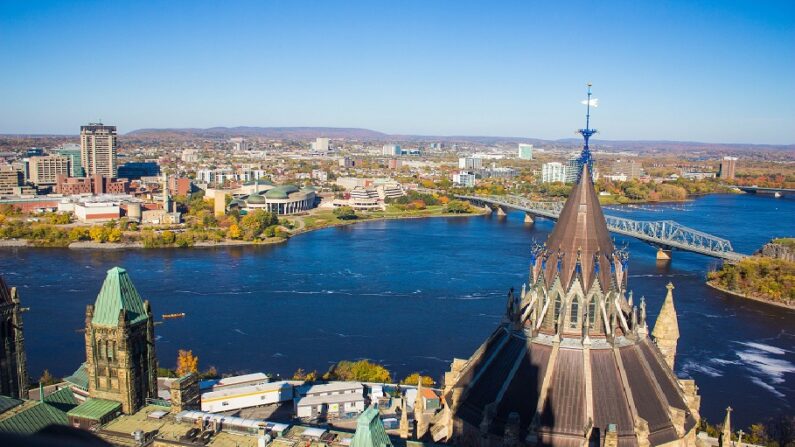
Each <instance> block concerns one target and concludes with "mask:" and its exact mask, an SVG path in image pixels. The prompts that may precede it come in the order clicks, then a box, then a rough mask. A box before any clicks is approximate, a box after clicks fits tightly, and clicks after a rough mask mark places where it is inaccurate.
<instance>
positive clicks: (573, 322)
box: [569, 298, 580, 329]
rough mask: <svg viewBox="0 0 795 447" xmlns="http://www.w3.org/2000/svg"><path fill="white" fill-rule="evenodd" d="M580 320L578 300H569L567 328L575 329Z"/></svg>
mask: <svg viewBox="0 0 795 447" xmlns="http://www.w3.org/2000/svg"><path fill="white" fill-rule="evenodd" d="M579 318H580V300H578V299H577V298H574V299H573V300H571V314H569V327H570V328H572V329H575V328H576V327H577V323H578V322H579Z"/></svg>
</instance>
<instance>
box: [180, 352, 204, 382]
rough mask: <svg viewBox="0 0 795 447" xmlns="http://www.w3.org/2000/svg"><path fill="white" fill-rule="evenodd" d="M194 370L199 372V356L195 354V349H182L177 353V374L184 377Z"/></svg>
mask: <svg viewBox="0 0 795 447" xmlns="http://www.w3.org/2000/svg"><path fill="white" fill-rule="evenodd" d="M192 372H195V373H198V372H199V357H197V356H195V355H193V351H186V350H184V349H180V350H179V353H178V354H177V376H178V377H182V376H184V375H185V374H188V373H192Z"/></svg>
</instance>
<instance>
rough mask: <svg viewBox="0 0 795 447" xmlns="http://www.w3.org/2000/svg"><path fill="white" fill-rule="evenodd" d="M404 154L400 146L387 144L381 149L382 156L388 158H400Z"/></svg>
mask: <svg viewBox="0 0 795 447" xmlns="http://www.w3.org/2000/svg"><path fill="white" fill-rule="evenodd" d="M402 154H403V151H402V150H401V149H400V145H399V144H385V145H384V147H383V148H382V149H381V155H384V156H386V157H399V156H400V155H402Z"/></svg>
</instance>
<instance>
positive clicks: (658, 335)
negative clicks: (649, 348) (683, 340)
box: [651, 282, 679, 369]
mask: <svg viewBox="0 0 795 447" xmlns="http://www.w3.org/2000/svg"><path fill="white" fill-rule="evenodd" d="M665 288H666V289H668V293H667V294H666V295H665V301H663V305H662V309H660V314H659V315H658V316H657V321H656V322H655V323H654V330H653V331H652V332H651V335H652V336H653V337H654V341H655V342H656V343H657V347H659V348H660V352H662V354H663V356H664V357H665V361H666V363H668V366H669V367H671V369H673V368H674V359H675V357H676V344H677V341H678V340H679V321H678V319H677V317H676V308H675V307H674V294H673V290H674V285H673V284H671V283H670V282H669V283H668V285H667V286H665Z"/></svg>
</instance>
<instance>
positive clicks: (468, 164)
mask: <svg viewBox="0 0 795 447" xmlns="http://www.w3.org/2000/svg"><path fill="white" fill-rule="evenodd" d="M458 169H466V170H469V171H474V170H478V169H483V159H482V158H479V157H461V158H459V159H458Z"/></svg>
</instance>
